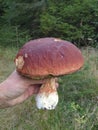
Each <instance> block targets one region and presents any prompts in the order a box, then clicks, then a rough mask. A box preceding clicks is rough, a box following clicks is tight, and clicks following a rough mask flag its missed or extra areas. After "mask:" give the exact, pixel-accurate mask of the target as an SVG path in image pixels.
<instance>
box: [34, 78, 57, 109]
mask: <svg viewBox="0 0 98 130" xmlns="http://www.w3.org/2000/svg"><path fill="white" fill-rule="evenodd" d="M57 103H58V93H57V88H56V81H55V78H49V79H47V81H46V82H45V83H44V84H43V85H42V86H41V88H40V90H39V93H38V94H37V95H36V105H37V107H38V108H39V109H48V110H52V109H55V107H56V105H57Z"/></svg>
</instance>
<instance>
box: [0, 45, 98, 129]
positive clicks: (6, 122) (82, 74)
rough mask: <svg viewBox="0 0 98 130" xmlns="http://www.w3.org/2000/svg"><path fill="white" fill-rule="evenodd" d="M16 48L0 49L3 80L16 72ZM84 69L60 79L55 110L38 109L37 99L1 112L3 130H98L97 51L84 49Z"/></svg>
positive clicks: (1, 78) (0, 78)
mask: <svg viewBox="0 0 98 130" xmlns="http://www.w3.org/2000/svg"><path fill="white" fill-rule="evenodd" d="M16 53H17V49H15V48H0V81H1V82H2V81H3V80H4V79H6V77H7V76H8V75H9V74H10V73H11V72H12V71H13V70H14V68H15V66H14V62H13V60H14V57H15V55H16ZM82 53H83V55H84V58H85V64H84V67H83V68H82V69H81V70H80V71H78V72H76V73H74V74H71V75H66V76H63V77H61V78H60V79H59V83H60V87H59V88H58V93H59V98H60V99H59V104H58V106H57V107H56V109H55V110H52V111H43V110H38V109H37V108H36V106H35V100H34V97H31V98H30V99H28V100H27V101H25V102H24V103H22V104H20V105H17V106H14V107H12V108H7V109H1V110H0V130H98V50H97V49H94V48H91V47H87V48H82Z"/></svg>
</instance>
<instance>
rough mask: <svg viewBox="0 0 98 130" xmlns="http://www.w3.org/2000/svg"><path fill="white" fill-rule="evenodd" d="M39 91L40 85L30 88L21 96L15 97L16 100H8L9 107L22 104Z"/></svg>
mask: <svg viewBox="0 0 98 130" xmlns="http://www.w3.org/2000/svg"><path fill="white" fill-rule="evenodd" d="M39 89H40V85H33V86H30V87H29V88H28V89H27V90H26V91H25V92H24V93H23V94H22V95H21V96H19V97H17V98H16V99H13V100H9V101H8V104H9V106H14V105H16V104H20V103H22V102H23V101H25V100H26V99H27V98H29V97H30V96H32V95H33V94H36V93H38V91H39Z"/></svg>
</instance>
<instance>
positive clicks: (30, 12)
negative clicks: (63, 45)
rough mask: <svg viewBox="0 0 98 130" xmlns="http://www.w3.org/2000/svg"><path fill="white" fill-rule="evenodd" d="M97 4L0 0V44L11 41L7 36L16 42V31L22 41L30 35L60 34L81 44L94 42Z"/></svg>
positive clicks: (71, 0)
mask: <svg viewBox="0 0 98 130" xmlns="http://www.w3.org/2000/svg"><path fill="white" fill-rule="evenodd" d="M97 5H98V1H97V0H93V1H92V0H82V1H81V0H69V1H67V0H64V1H63V0H58V2H57V1H56V0H18V1H17V0H0V37H1V38H0V44H2V45H7V44H11V45H12V42H9V40H7V39H9V37H10V39H13V40H14V41H16V42H17V40H16V39H17V35H20V34H22V37H19V39H18V40H20V41H21V39H22V41H23V42H26V40H25V37H28V36H29V38H31V39H35V38H39V37H58V38H62V39H65V40H69V41H71V42H73V43H74V44H77V45H78V46H87V45H91V46H95V45H96V44H97V41H98V8H97V7H98V6H97ZM8 28H9V34H8V35H6V33H4V30H5V32H7V31H8ZM13 28H14V29H13ZM16 28H18V33H17V31H16V30H15V29H16ZM24 32H26V33H24ZM10 33H11V34H10ZM12 33H13V35H14V36H15V37H14V36H12ZM3 35H4V36H3ZM5 36H6V39H5ZM15 38H16V39H15ZM29 38H28V39H27V40H29ZM6 41H7V42H6ZM18 42H19V41H18ZM23 42H22V43H21V42H19V43H18V44H19V45H21V44H23ZM16 45H17V44H16Z"/></svg>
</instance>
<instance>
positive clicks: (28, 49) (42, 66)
mask: <svg viewBox="0 0 98 130" xmlns="http://www.w3.org/2000/svg"><path fill="white" fill-rule="evenodd" d="M83 62H84V61H83V57H82V54H81V52H80V50H79V49H78V48H77V47H76V46H75V45H73V44H72V43H70V42H68V41H64V40H61V39H56V38H40V39H36V40H31V41H29V42H28V43H26V44H25V45H24V46H23V47H22V48H21V49H20V50H19V52H18V54H17V56H16V59H15V63H16V70H17V71H18V72H19V73H20V74H22V75H24V76H29V77H31V78H34V79H35V78H43V77H48V76H50V75H52V76H59V75H65V74H69V73H72V72H75V71H77V70H79V69H80V68H81V67H82V66H83Z"/></svg>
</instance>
